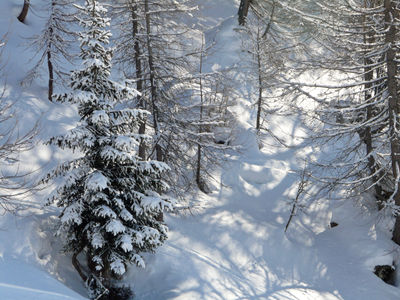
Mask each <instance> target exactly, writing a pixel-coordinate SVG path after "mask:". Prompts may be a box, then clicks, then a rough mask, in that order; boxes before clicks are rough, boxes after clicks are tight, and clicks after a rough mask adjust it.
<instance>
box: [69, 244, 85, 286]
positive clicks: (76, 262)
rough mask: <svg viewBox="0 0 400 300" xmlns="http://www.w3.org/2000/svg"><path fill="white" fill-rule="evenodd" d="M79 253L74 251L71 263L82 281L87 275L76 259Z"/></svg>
mask: <svg viewBox="0 0 400 300" xmlns="http://www.w3.org/2000/svg"><path fill="white" fill-rule="evenodd" d="M79 253H81V251H79V252H75V253H74V254H73V255H72V265H73V266H74V268H75V270H76V271H77V272H78V274H79V276H80V277H81V278H82V280H83V281H84V282H86V280H87V279H88V277H87V276H86V274H85V273H84V272H83V270H82V267H81V264H80V263H79V260H78V255H79Z"/></svg>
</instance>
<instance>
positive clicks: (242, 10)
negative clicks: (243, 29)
mask: <svg viewBox="0 0 400 300" xmlns="http://www.w3.org/2000/svg"><path fill="white" fill-rule="evenodd" d="M251 1H252V0H240V5H239V11H238V15H239V25H241V26H243V25H245V24H246V18H247V14H248V12H249V6H250V2H251Z"/></svg>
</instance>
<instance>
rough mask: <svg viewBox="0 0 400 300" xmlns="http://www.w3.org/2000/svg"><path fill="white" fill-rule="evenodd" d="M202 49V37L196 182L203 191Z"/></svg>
mask: <svg viewBox="0 0 400 300" xmlns="http://www.w3.org/2000/svg"><path fill="white" fill-rule="evenodd" d="M203 51H204V37H202V40H201V52H200V69H199V72H200V82H199V85H200V86H199V87H200V116H199V121H200V125H199V134H200V136H199V143H198V144H197V168H196V183H197V186H198V188H199V189H200V190H201V191H203V192H204V186H203V184H202V182H201V134H202V132H203V126H201V122H202V121H203V77H202V76H203Z"/></svg>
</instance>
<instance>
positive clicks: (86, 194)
mask: <svg viewBox="0 0 400 300" xmlns="http://www.w3.org/2000/svg"><path fill="white" fill-rule="evenodd" d="M78 8H79V9H80V10H81V12H82V15H83V17H82V18H80V22H81V24H82V25H83V27H84V31H83V32H81V33H80V42H81V53H80V58H81V59H82V67H81V68H80V69H77V70H75V71H73V72H71V75H70V84H69V85H70V87H71V91H70V92H69V93H65V94H59V95H57V96H56V97H55V99H56V100H57V101H60V102H69V103H72V104H76V105H77V106H78V112H79V115H80V117H81V119H80V122H79V124H78V126H77V127H76V128H74V129H72V130H70V131H69V132H68V133H67V134H66V135H65V136H58V137H54V138H52V139H51V140H50V143H51V144H55V145H58V146H59V147H60V148H62V149H64V148H67V149H72V150H75V151H79V153H82V154H83V156H82V157H80V158H77V159H75V160H72V161H69V162H66V163H64V164H62V165H60V166H58V167H57V168H56V169H55V170H54V171H52V172H51V173H49V174H48V175H47V177H46V179H45V180H44V181H47V180H51V179H53V178H54V177H57V176H64V178H65V180H64V182H63V184H62V185H61V186H60V187H58V188H57V189H56V191H55V193H54V195H53V196H52V197H51V198H50V202H56V204H57V205H58V206H60V207H62V208H63V210H62V213H61V215H60V226H59V230H58V233H59V234H63V235H64V234H65V236H66V238H65V250H66V251H69V252H71V253H72V254H73V265H74V267H75V268H76V269H77V271H78V272H79V274H80V276H81V277H82V279H83V280H84V281H87V285H88V286H89V289H92V290H94V296H96V297H97V296H98V295H99V293H101V292H100V289H99V287H101V286H102V285H103V286H105V287H107V288H109V287H110V286H111V283H110V281H109V280H110V279H111V278H117V279H118V278H120V277H121V276H122V275H123V274H124V273H125V272H126V269H127V265H128V264H130V263H132V264H136V265H137V266H141V267H144V265H145V263H144V261H143V259H142V257H141V256H140V252H146V251H154V250H155V249H156V248H157V247H158V246H160V245H161V244H162V243H163V241H164V240H165V239H166V238H167V227H166V226H165V224H164V223H163V222H162V221H160V219H159V218H158V216H159V215H160V213H162V212H163V211H164V210H166V209H172V206H173V200H172V199H169V198H168V197H166V196H162V195H160V193H161V192H164V191H165V190H166V189H167V185H166V184H165V183H164V182H163V180H161V179H160V178H161V174H162V173H163V172H164V171H167V170H168V166H167V165H165V164H164V163H162V162H158V161H144V160H141V159H140V157H139V155H138V146H139V144H140V141H141V140H142V139H145V140H148V139H150V137H149V136H147V135H144V134H138V133H136V132H137V127H138V126H139V125H140V123H141V120H143V119H144V118H145V117H146V116H147V114H148V112H147V111H145V110H141V109H131V108H127V107H126V105H125V106H124V104H123V103H124V102H128V101H130V100H131V99H132V98H134V97H136V96H137V91H136V90H135V89H133V88H131V87H129V85H130V84H131V82H129V81H127V82H125V83H124V84H119V83H117V82H114V81H111V80H110V72H111V58H112V50H111V49H109V48H106V45H107V44H108V43H109V38H110V36H111V33H110V31H108V30H106V27H107V26H108V24H109V21H110V20H109V19H108V18H105V17H104V15H105V14H106V9H105V8H104V7H103V6H102V5H100V3H98V2H97V1H95V0H86V4H85V6H84V7H78ZM81 252H84V253H85V254H86V257H87V265H88V267H89V274H85V271H84V270H83V268H82V267H81V265H80V263H79V261H78V258H77V255H78V254H79V253H81ZM93 278H97V279H98V280H97V279H96V280H95V283H94V284H93Z"/></svg>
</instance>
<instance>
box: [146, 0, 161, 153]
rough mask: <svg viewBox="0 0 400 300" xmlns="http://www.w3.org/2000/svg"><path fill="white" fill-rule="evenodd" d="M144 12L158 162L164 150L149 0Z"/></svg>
mask: <svg viewBox="0 0 400 300" xmlns="http://www.w3.org/2000/svg"><path fill="white" fill-rule="evenodd" d="M144 10H145V15H146V37H147V53H148V59H149V71H150V92H151V105H152V113H153V126H154V132H155V135H156V139H157V140H156V144H155V152H156V159H157V160H158V161H162V149H161V146H160V144H159V138H160V137H159V134H160V131H159V127H158V120H159V116H158V107H157V104H158V103H157V102H158V101H157V87H156V83H155V67H154V58H153V49H152V43H151V25H150V23H151V20H150V10H149V0H145V2H144Z"/></svg>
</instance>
